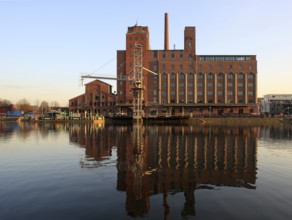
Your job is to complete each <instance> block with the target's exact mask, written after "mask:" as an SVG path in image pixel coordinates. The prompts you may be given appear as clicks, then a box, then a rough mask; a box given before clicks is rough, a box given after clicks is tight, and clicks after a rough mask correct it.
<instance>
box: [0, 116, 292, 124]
mask: <svg viewBox="0 0 292 220" xmlns="http://www.w3.org/2000/svg"><path fill="white" fill-rule="evenodd" d="M6 121H17V119H16V118H13V119H12V118H0V122H6ZM18 121H19V122H21V121H20V120H18ZM25 122H27V121H25ZM30 122H38V123H60V122H62V123H64V122H69V123H92V122H94V121H93V120H82V119H79V120H69V119H63V120H31V121H30ZM102 122H103V123H106V124H110V125H115V124H133V122H132V120H130V119H128V118H127V119H117V120H115V119H108V118H106V119H105V120H104V121H102ZM143 124H145V125H249V126H253V125H255V126H256V125H280V124H290V125H292V118H291V117H290V118H283V117H264V118H262V117H210V118H208V117H202V118H183V119H177V120H163V119H157V120H155V119H152V120H145V121H143Z"/></svg>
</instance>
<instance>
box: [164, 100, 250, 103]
mask: <svg viewBox="0 0 292 220" xmlns="http://www.w3.org/2000/svg"><path fill="white" fill-rule="evenodd" d="M179 102H180V103H185V100H184V99H180V100H179ZM217 102H218V103H225V102H224V101H223V100H222V99H218V101H217ZM162 103H167V102H166V100H164V99H163V100H162ZM170 103H176V102H175V99H170ZM188 103H194V101H193V100H191V99H190V100H188ZM197 103H202V104H203V103H204V101H203V100H202V99H198V101H197ZM208 103H214V100H213V99H208ZM227 103H228V104H233V103H234V100H232V99H228V100H227ZM238 103H245V102H244V100H243V99H238ZM248 103H255V101H254V99H249V100H248Z"/></svg>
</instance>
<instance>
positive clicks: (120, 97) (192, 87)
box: [116, 14, 258, 115]
mask: <svg viewBox="0 0 292 220" xmlns="http://www.w3.org/2000/svg"><path fill="white" fill-rule="evenodd" d="M164 38H165V41H164V49H162V50H153V49H150V48H151V47H150V34H149V30H148V27H144V26H137V25H135V26H132V27H128V32H127V34H126V49H125V50H118V51H117V78H118V79H120V80H118V81H117V103H116V107H117V111H119V112H123V113H126V114H128V115H131V114H133V93H134V92H135V90H133V86H134V85H133V83H134V82H133V81H132V80H130V79H131V78H133V76H134V75H135V74H137V73H134V72H133V70H134V67H135V65H137V63H139V62H140V63H142V65H143V67H145V68H147V69H149V70H151V71H153V72H156V73H158V75H157V76H155V75H154V74H153V73H150V72H149V71H146V70H145V69H144V70H143V86H144V87H143V93H144V95H143V97H142V99H143V110H144V114H145V115H151V114H152V115H153V114H155V115H163V114H164V115H167V114H168V115H197V114H224V113H228V114H250V113H256V112H258V106H257V78H258V77H257V60H256V55H197V54H196V29H195V27H185V31H184V49H175V48H173V49H170V48H169V42H168V15H167V14H165V37H164ZM136 45H142V49H141V50H142V51H141V53H140V54H139V56H137V48H136Z"/></svg>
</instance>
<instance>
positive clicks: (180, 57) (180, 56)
mask: <svg viewBox="0 0 292 220" xmlns="http://www.w3.org/2000/svg"><path fill="white" fill-rule="evenodd" d="M170 58H171V60H174V59H175V53H174V50H172V51H171V52H170ZM153 59H154V60H155V61H156V60H158V51H157V50H154V51H153ZM165 59H166V52H165V51H162V60H165ZM179 59H180V60H182V59H183V51H179ZM188 59H189V60H192V59H193V53H192V52H189V53H188Z"/></svg>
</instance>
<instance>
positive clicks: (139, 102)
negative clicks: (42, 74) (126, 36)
mask: <svg viewBox="0 0 292 220" xmlns="http://www.w3.org/2000/svg"><path fill="white" fill-rule="evenodd" d="M143 70H145V71H147V72H149V73H152V74H153V75H156V76H157V75H158V74H157V73H156V72H153V71H152V70H149V69H147V68H145V67H144V66H143V45H142V44H135V48H134V69H133V70H132V71H131V72H133V74H131V77H129V78H115V77H104V76H93V75H91V74H86V73H82V75H81V80H82V81H83V80H84V79H86V78H88V79H106V80H118V81H120V80H122V81H125V80H128V81H132V82H133V87H132V90H133V93H132V94H133V123H136V124H142V123H143V116H144V110H143V104H144V90H145V88H144V84H143V81H144V76H143Z"/></svg>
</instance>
